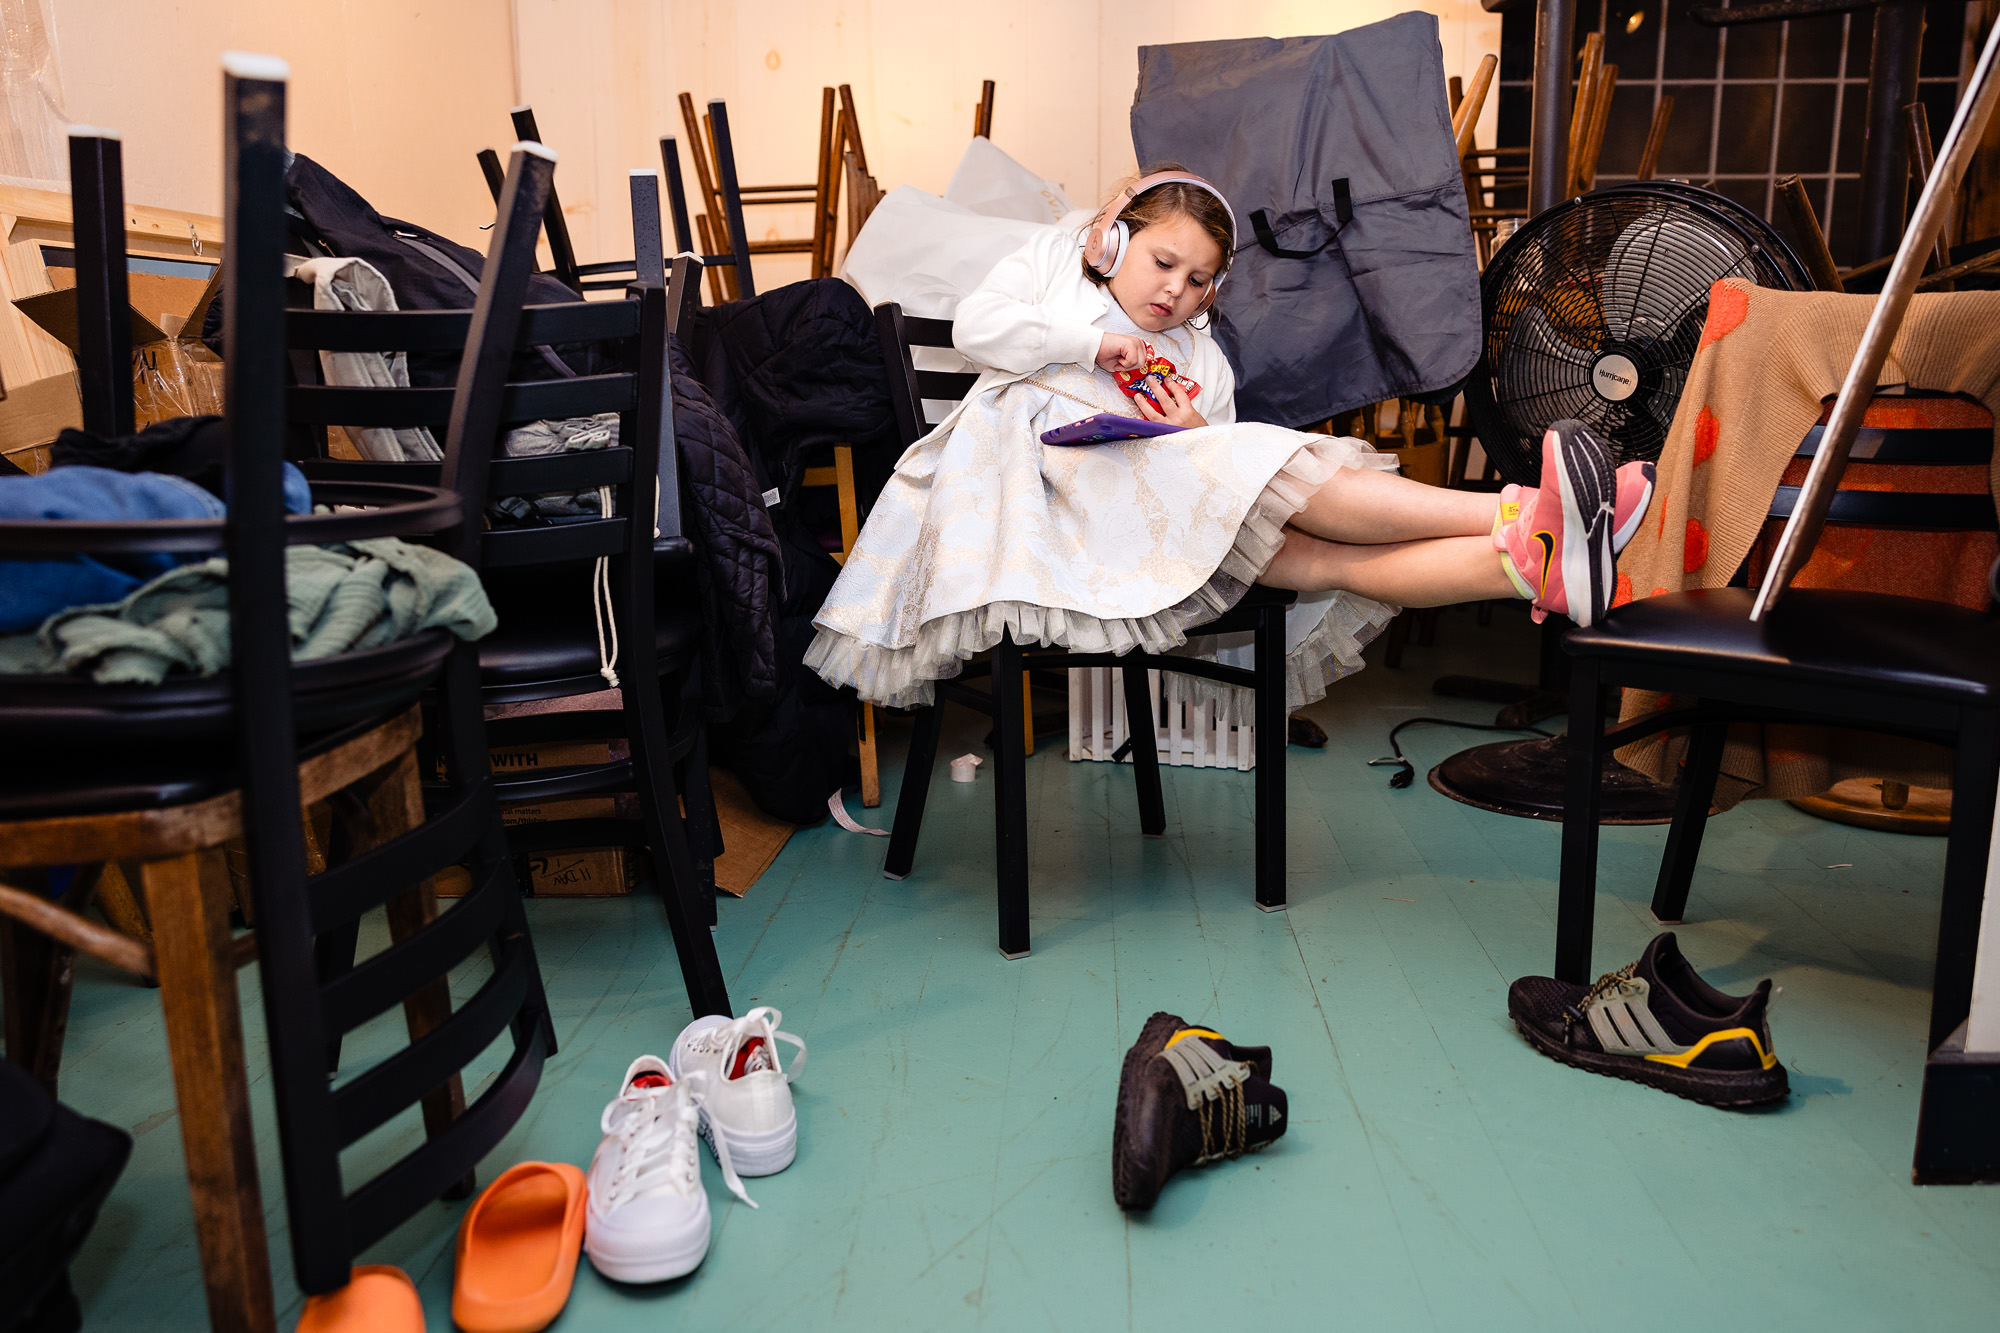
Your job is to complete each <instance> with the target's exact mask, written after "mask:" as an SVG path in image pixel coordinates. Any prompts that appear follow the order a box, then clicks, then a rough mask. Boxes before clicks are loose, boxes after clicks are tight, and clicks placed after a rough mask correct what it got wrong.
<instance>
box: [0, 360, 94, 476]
mask: <svg viewBox="0 0 2000 1333" xmlns="http://www.w3.org/2000/svg"><path fill="white" fill-rule="evenodd" d="M82 424H83V400H82V399H81V398H80V397H78V395H77V389H76V376H75V375H73V374H63V375H50V376H47V377H46V378H44V379H38V380H35V381H33V382H31V383H28V384H10V385H8V386H7V397H6V398H5V399H0V456H4V457H5V458H6V459H7V461H8V462H10V463H12V464H13V465H14V466H15V467H18V468H20V469H21V470H22V471H23V472H32V473H40V472H47V471H48V470H49V444H50V442H51V441H53V440H54V439H55V438H56V436H58V435H60V434H61V433H62V432H63V430H64V429H65V428H67V427H70V426H81V425H82Z"/></svg>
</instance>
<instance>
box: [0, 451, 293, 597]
mask: <svg viewBox="0 0 2000 1333" xmlns="http://www.w3.org/2000/svg"><path fill="white" fill-rule="evenodd" d="M311 503H312V492H311V488H310V487H309V486H308V485H307V483H306V479H305V476H304V474H302V473H301V472H300V471H299V470H298V469H297V468H295V467H293V466H292V465H291V464H290V463H287V464H285V508H286V509H287V510H289V511H290V512H292V513H295V514H297V513H303V512H305V510H306V509H308V508H310V506H311ZM223 512H224V510H223V504H222V501H221V500H220V499H218V498H217V497H216V496H214V495H211V494H210V493H209V492H207V491H205V490H203V489H202V488H201V487H199V486H197V485H195V484H194V483H193V482H191V481H188V480H186V479H185V478H182V477H174V476H168V475H166V474H164V473H159V472H116V471H113V470H112V469H110V468H101V467H59V468H53V469H51V470H50V471H48V472H44V473H43V474H41V475H40V476H36V477H0V520H11V521H18V520H21V519H94V520H98V521H116V522H140V521H147V520H152V519H163V518H220V517H222V515H223ZM202 558H204V557H202V556H200V555H190V556H175V555H168V554H165V553H158V554H141V555H128V556H114V557H110V558H107V559H98V558H97V557H95V556H87V555H78V556H66V557H61V558H57V559H49V560H0V634H17V633H20V632H21V631H23V630H31V629H34V628H35V627H36V626H38V625H40V624H41V623H42V622H43V621H44V620H46V619H48V618H49V617H50V616H51V615H54V614H55V613H56V612H58V611H61V610H64V609H66V608H68V607H72V606H93V605H96V604H98V603H102V602H116V601H120V600H122V599H123V598H125V597H126V596H128V595H130V594H131V593H132V592H133V591H134V590H136V589H137V588H138V587H140V585H142V584H144V583H146V582H147V581H149V580H151V579H153V578H156V577H157V576H159V575H161V574H164V573H166V572H167V571H168V570H170V569H172V568H174V567H175V566H176V565H179V564H183V563H185V562H186V561H187V560H191V559H202Z"/></svg>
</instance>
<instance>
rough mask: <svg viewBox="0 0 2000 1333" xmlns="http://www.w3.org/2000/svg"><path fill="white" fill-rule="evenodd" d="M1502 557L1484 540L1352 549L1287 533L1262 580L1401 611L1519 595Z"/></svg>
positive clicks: (1436, 540)
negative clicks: (1369, 600) (1386, 604)
mask: <svg viewBox="0 0 2000 1333" xmlns="http://www.w3.org/2000/svg"><path fill="white" fill-rule="evenodd" d="M1412 484H1413V485H1414V484H1415V483H1412ZM1426 489H1432V488H1426ZM1484 498H1486V499H1488V500H1490V499H1492V497H1491V496H1487V497H1484ZM1488 521H1489V522H1490V521H1491V518H1490V516H1489V519H1488ZM1502 558H1503V557H1502V556H1501V554H1500V553H1499V552H1498V551H1496V550H1494V549H1493V543H1492V542H1491V541H1490V540H1488V539H1487V538H1486V537H1485V536H1478V537H1467V536H1461V537H1436V538H1431V539H1428V540H1424V541H1408V542H1394V543H1378V544H1375V545H1347V544H1345V543H1341V542H1329V541H1322V540H1320V539H1319V538H1318V537H1314V536H1312V535H1311V534H1309V533H1305V532H1300V531H1299V530H1298V529H1297V528H1286V529H1285V544H1284V546H1283V547H1282V548H1280V550H1279V551H1278V556H1277V558H1276V559H1275V560H1273V561H1272V562H1271V565H1270V568H1268V569H1266V570H1265V571H1264V573H1263V575H1262V576H1261V577H1260V578H1259V579H1258V580H1257V581H1258V582H1259V583H1262V584H1265V585H1267V586H1269V587H1273V588H1290V589H1292V590H1293V591H1295V592H1326V591H1328V590H1333V589H1337V590H1340V591H1343V592H1352V593H1358V594H1360V595H1361V596H1363V597H1370V598H1373V599H1374V600H1376V601H1378V602H1391V603H1394V604H1395V605H1397V606H1448V605H1450V604H1451V603H1453V602H1475V601H1483V600H1485V599H1486V598H1489V597H1518V596H1519V595H1520V594H1519V593H1517V592H1515V590H1514V585H1513V583H1512V582H1511V581H1510V580H1509V579H1508V577H1507V574H1506V571H1505V569H1504V568H1503V567H1502V566H1501V563H1500V562H1501V560H1502Z"/></svg>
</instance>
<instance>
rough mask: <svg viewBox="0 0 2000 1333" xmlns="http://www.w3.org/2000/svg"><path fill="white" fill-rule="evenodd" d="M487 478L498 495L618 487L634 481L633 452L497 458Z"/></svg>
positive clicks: (591, 451)
mask: <svg viewBox="0 0 2000 1333" xmlns="http://www.w3.org/2000/svg"><path fill="white" fill-rule="evenodd" d="M488 476H489V480H488V483H487V484H488V486H489V488H490V489H491V490H492V492H493V494H495V495H540V494H542V493H544V492H546V491H559V490H584V489H586V488H589V487H596V486H619V485H623V484H624V483H625V482H628V481H630V480H631V479H632V451H631V450H630V449H628V448H625V447H624V446H622V445H620V446H617V447H614V448H610V449H585V450H581V451H579V452H576V453H567V454H540V455H536V456H535V457H532V458H496V459H494V460H493V464H492V470H491V472H490V473H489V474H488Z"/></svg>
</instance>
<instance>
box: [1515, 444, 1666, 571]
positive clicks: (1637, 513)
mask: <svg viewBox="0 0 2000 1333" xmlns="http://www.w3.org/2000/svg"><path fill="white" fill-rule="evenodd" d="M1657 475H1658V474H1657V473H1656V472H1655V470H1654V468H1653V465H1652V464H1651V463H1645V462H1633V463H1626V464H1624V465H1622V466H1621V467H1619V469H1618V472H1617V477H1618V498H1617V499H1616V500H1615V501H1613V502H1612V505H1611V554H1612V555H1613V556H1614V557H1615V556H1619V555H1623V554H1624V553H1625V548H1626V547H1627V546H1630V545H1631V544H1632V538H1634V537H1635V536H1637V535H1638V533H1639V520H1640V519H1642V518H1644V517H1645V516H1646V510H1647V509H1649V508H1650V507H1651V506H1652V503H1653V481H1654V478H1655V477H1656V476H1657ZM1532 494H1534V492H1533V491H1530V490H1529V489H1528V488H1527V487H1525V486H1515V485H1512V484H1509V485H1506V486H1503V487H1501V488H1500V513H1499V515H1498V517H1496V518H1495V519H1494V521H1493V549H1494V550H1496V551H1504V550H1506V549H1507V546H1506V543H1505V542H1504V541H1502V539H1501V536H1500V530H1501V528H1503V527H1504V526H1505V525H1507V524H1509V523H1511V522H1513V521H1514V519H1515V517H1516V516H1517V515H1518V514H1519V513H1520V511H1521V501H1522V500H1524V499H1526V498H1527V497H1528V496H1530V495H1532Z"/></svg>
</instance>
